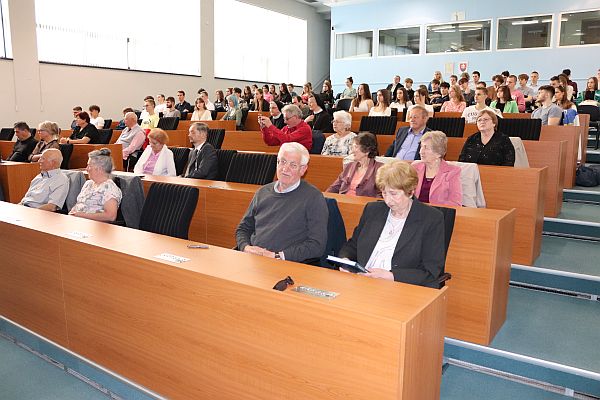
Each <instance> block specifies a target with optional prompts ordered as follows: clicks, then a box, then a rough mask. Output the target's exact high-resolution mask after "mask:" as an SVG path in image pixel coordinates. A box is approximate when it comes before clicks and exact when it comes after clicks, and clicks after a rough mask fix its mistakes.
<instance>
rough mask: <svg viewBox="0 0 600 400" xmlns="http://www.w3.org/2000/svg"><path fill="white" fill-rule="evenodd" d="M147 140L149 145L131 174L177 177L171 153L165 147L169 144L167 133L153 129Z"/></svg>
mask: <svg viewBox="0 0 600 400" xmlns="http://www.w3.org/2000/svg"><path fill="white" fill-rule="evenodd" d="M148 139H149V141H150V143H149V145H148V147H146V150H144V152H143V153H142V155H141V156H140V159H139V160H138V162H137V163H136V164H135V167H134V168H133V172H135V173H136V174H145V175H166V176H175V175H177V172H176V169H175V161H174V159H173V152H172V151H171V150H170V149H169V148H168V147H167V146H166V145H167V144H168V143H169V136H168V135H167V133H166V132H165V131H163V130H162V129H159V128H155V129H152V130H151V131H150V133H149V134H148Z"/></svg>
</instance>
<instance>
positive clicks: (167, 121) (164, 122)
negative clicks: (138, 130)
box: [105, 116, 179, 131]
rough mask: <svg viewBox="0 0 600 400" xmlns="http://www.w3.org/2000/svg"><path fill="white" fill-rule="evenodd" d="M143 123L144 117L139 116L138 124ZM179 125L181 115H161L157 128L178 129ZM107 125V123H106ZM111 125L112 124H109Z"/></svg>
mask: <svg viewBox="0 0 600 400" xmlns="http://www.w3.org/2000/svg"><path fill="white" fill-rule="evenodd" d="M141 124H142V119H141V118H139V116H138V125H141ZM178 125H179V117H161V118H159V119H158V125H157V126H156V127H157V128H160V129H163V130H165V131H174V130H176V129H177V126H178ZM105 127H106V124H105ZM109 127H110V126H109Z"/></svg>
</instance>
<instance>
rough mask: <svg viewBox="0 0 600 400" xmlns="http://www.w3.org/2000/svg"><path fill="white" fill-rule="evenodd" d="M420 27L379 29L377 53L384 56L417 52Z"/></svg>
mask: <svg viewBox="0 0 600 400" xmlns="http://www.w3.org/2000/svg"><path fill="white" fill-rule="evenodd" d="M420 38H421V34H420V28H419V27H414V28H398V29H386V30H381V31H379V53H378V55H379V56H380V57H384V56H402V55H406V54H419V40H420Z"/></svg>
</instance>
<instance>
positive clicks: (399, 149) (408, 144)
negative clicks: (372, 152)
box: [385, 105, 430, 161]
mask: <svg viewBox="0 0 600 400" xmlns="http://www.w3.org/2000/svg"><path fill="white" fill-rule="evenodd" d="M428 119H429V113H428V112H427V110H426V109H425V107H423V106H420V105H416V106H414V107H413V108H412V109H411V112H410V121H409V124H410V126H405V127H402V128H400V129H398V132H396V139H394V141H393V142H392V144H391V145H390V147H389V148H388V149H387V151H386V153H385V156H386V157H396V158H398V159H400V160H408V161H413V160H419V159H420V158H421V157H420V155H419V150H420V147H421V138H422V137H423V134H424V133H425V132H427V131H429V130H430V129H429V128H428V127H427V120H428Z"/></svg>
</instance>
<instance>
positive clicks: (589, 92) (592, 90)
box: [575, 76, 600, 105]
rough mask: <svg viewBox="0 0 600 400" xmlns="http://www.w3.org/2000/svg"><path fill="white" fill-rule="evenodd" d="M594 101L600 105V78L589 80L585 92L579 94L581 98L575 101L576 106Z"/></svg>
mask: <svg viewBox="0 0 600 400" xmlns="http://www.w3.org/2000/svg"><path fill="white" fill-rule="evenodd" d="M586 100H593V101H595V102H598V103H600V90H598V78H596V77H595V76H592V77H591V78H589V79H588V80H587V86H586V88H585V90H582V91H581V92H579V96H577V98H576V99H575V104H577V105H579V103H581V102H582V101H586Z"/></svg>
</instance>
